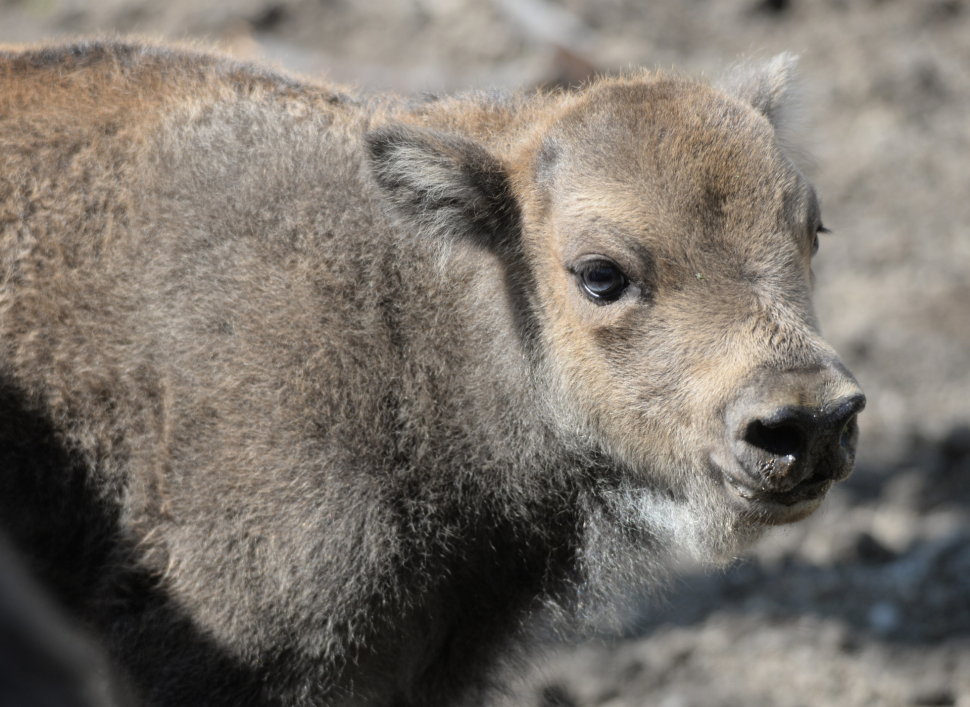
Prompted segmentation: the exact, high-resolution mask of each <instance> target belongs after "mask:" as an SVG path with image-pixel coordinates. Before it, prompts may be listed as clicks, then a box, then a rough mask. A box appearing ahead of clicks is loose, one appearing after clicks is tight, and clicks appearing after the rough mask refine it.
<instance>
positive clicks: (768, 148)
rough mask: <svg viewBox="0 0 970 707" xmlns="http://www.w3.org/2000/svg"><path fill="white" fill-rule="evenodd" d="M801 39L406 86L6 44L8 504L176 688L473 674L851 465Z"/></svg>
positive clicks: (305, 691) (96, 611)
mask: <svg viewBox="0 0 970 707" xmlns="http://www.w3.org/2000/svg"><path fill="white" fill-rule="evenodd" d="M790 64H791V61H790V60H789V59H788V58H786V57H780V58H778V59H776V60H774V61H772V62H770V63H768V64H767V65H765V66H764V67H761V68H760V69H748V70H746V71H742V72H740V73H738V74H735V75H733V76H731V77H729V78H728V79H727V80H726V81H724V82H723V83H722V84H721V86H722V88H717V87H715V86H713V85H709V84H707V83H703V82H698V81H692V80H688V79H685V78H681V77H678V76H672V75H666V74H655V73H636V74H633V75H631V76H628V77H625V78H611V79H601V80H598V81H596V82H594V83H593V84H591V85H589V86H588V87H586V88H584V89H583V90H581V91H578V92H576V93H538V94H530V95H523V94H509V95H496V94H471V95H464V96H460V97H454V98H444V99H436V98H427V99H419V100H404V99H399V98H395V97H388V96H380V97H365V96H359V95H352V94H345V93H340V92H336V91H334V90H332V89H329V88H326V87H321V86H318V85H316V84H311V83H304V82H301V81H297V80H294V79H291V78H286V77H284V76H280V75H277V74H274V73H270V72H267V71H264V70H261V69H258V68H254V67H252V66H248V65H242V64H237V63H234V62H232V61H229V60H227V59H221V58H215V57H211V56H202V55H197V54H193V53H188V52H183V51H176V50H170V49H163V48H160V47H155V46H137V45H129V44H120V43H88V44H80V45H74V46H70V47H61V48H44V49H36V50H30V51H24V52H22V53H6V54H3V55H2V58H0V229H2V230H0V257H2V261H0V262H2V266H0V267H2V269H0V278H2V279H0V471H2V477H0V517H2V520H3V526H4V529H5V531H6V533H7V534H8V535H9V537H10V538H11V539H12V541H14V542H15V543H16V545H17V546H18V547H19V548H20V550H21V551H22V552H23V553H24V554H25V555H26V556H27V557H28V558H29V560H30V562H31V566H32V567H33V568H34V570H35V571H36V572H37V574H38V576H39V577H40V578H41V579H42V580H43V581H44V582H45V584H46V585H47V586H48V587H49V588H50V589H51V591H53V592H54V593H55V595H56V596H57V598H58V599H59V600H60V601H61V602H62V603H63V604H64V605H65V606H66V607H67V608H68V609H69V610H70V611H71V612H72V613H73V614H74V615H75V616H77V617H79V618H80V619H81V620H83V621H84V622H85V624H86V625H87V626H88V627H89V628H90V630H91V631H92V632H93V633H94V634H95V635H97V636H98V640H99V641H100V642H101V643H102V644H103V645H104V646H105V647H106V649H107V650H108V652H109V654H110V655H111V657H112V659H113V661H114V662H115V663H116V664H117V665H118V666H119V668H120V669H121V670H122V671H123V672H124V674H125V676H126V678H127V680H128V681H129V682H130V684H131V687H132V691H133V692H134V693H135V694H136V695H137V696H138V697H139V698H140V699H141V700H142V702H143V704H146V705H174V706H179V707H183V706H185V705H232V706H233V707H238V706H239V705H271V704H272V705H324V704H326V705H359V704H365V703H366V704H372V705H397V706H402V705H422V706H426V705H440V704H450V703H454V702H456V701H461V700H474V699H477V697H476V695H478V694H479V692H478V691H479V690H480V689H482V687H483V685H484V680H483V677H482V676H483V675H485V674H486V668H487V666H488V664H489V662H490V661H491V660H492V659H493V658H494V656H495V655H496V654H497V653H498V652H499V651H503V650H506V649H507V647H508V643H509V639H510V638H511V637H513V635H514V634H517V633H521V631H522V627H523V625H524V623H525V620H526V619H527V618H528V617H530V616H533V615H535V614H536V613H537V612H538V611H539V610H540V609H545V610H550V611H551V610H555V611H556V612H557V613H559V614H566V613H571V614H573V615H580V616H585V617H589V616H592V615H593V614H594V613H595V612H596V611H597V607H600V606H603V605H604V604H607V603H609V602H611V601H612V600H613V599H614V597H615V596H618V595H620V594H622V593H623V592H628V591H629V590H630V589H631V588H637V587H642V586H648V585H650V584H651V583H655V582H656V581H657V579H658V578H659V577H660V576H661V575H662V573H663V568H664V566H665V564H669V560H670V558H671V557H672V556H674V555H683V554H684V553H685V552H686V553H690V554H693V555H694V556H697V557H700V558H704V559H706V560H708V561H711V560H714V561H716V560H717V559H718V558H729V557H732V556H734V555H735V553H737V552H738V551H739V550H741V549H742V548H744V547H745V546H747V545H748V544H749V543H750V542H751V541H752V540H753V539H754V538H755V537H757V536H758V535H759V533H761V532H762V530H763V529H764V528H765V527H766V526H768V525H772V524H777V523H788V522H791V521H795V520H798V519H800V518H803V517H805V516H806V515H808V514H809V513H811V512H812V511H813V510H814V509H815V508H816V507H817V506H818V505H819V503H820V501H821V499H822V497H823V496H824V495H825V493H826V491H827V490H828V489H829V487H830V486H831V485H832V484H833V483H834V482H836V481H838V480H840V479H843V478H845V476H846V475H847V474H848V473H849V471H850V469H851V467H852V463H853V456H854V448H855V444H856V437H857V432H856V421H855V420H856V414H857V413H858V412H859V410H861V409H862V406H863V404H864V398H863V396H862V393H861V391H860V390H859V388H858V386H857V385H856V383H855V382H854V380H853V379H852V377H851V375H850V374H849V373H848V372H847V371H846V369H845V368H844V367H843V365H842V363H841V362H840V361H839V359H838V357H837V356H836V354H835V353H834V352H833V350H832V349H831V348H830V347H829V346H827V345H826V344H825V343H824V342H823V341H822V339H821V337H820V335H819V332H818V326H817V324H816V319H815V314H814V312H813V310H812V304H811V295H812V272H811V257H812V253H813V252H814V251H815V248H816V247H817V244H818V240H817V234H818V233H819V231H821V230H823V229H822V223H821V221H820V217H819V207H818V201H817V200H816V197H815V193H814V191H813V190H812V187H811V186H810V185H809V183H808V182H807V181H806V180H805V178H804V177H803V176H802V175H801V174H800V173H799V172H798V170H797V169H796V168H795V167H793V166H792V163H791V162H790V161H789V160H788V159H787V158H786V157H785V155H784V153H783V152H782V150H781V149H780V148H779V142H778V140H777V138H776V129H777V128H778V125H777V123H778V121H779V116H780V115H781V114H782V112H783V109H784V107H785V103H784V101H785V98H784V96H785V92H786V84H787V82H788V74H789V68H790Z"/></svg>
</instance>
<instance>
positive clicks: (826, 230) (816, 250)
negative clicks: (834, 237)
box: [812, 224, 831, 255]
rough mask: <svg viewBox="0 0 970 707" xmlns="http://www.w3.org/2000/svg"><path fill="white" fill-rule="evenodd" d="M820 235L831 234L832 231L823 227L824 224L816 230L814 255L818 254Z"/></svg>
mask: <svg viewBox="0 0 970 707" xmlns="http://www.w3.org/2000/svg"><path fill="white" fill-rule="evenodd" d="M819 233H831V231H830V230H829V229H827V228H826V227H825V226H823V225H822V224H819V225H818V228H816V229H815V240H814V241H812V255H815V254H816V253H818V234H819Z"/></svg>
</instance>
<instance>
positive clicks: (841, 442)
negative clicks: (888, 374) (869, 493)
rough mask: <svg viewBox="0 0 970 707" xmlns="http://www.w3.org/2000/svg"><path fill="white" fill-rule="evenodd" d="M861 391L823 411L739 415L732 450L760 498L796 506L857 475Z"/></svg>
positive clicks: (784, 408)
mask: <svg viewBox="0 0 970 707" xmlns="http://www.w3.org/2000/svg"><path fill="white" fill-rule="evenodd" d="M865 404H866V398H865V396H864V395H863V394H862V392H861V391H858V392H853V393H852V394H851V395H846V396H844V397H841V398H839V399H837V400H834V401H831V402H829V403H827V404H825V405H824V406H819V407H813V406H805V405H781V406H778V407H776V408H774V409H771V410H768V411H761V413H760V414H758V413H754V414H750V415H743V414H742V415H740V416H739V417H740V418H741V419H739V420H737V423H739V424H736V425H735V426H734V429H735V433H734V434H735V437H734V440H733V443H732V448H733V451H734V454H735V457H736V459H737V461H738V462H739V463H740V466H741V468H742V469H743V470H744V471H745V472H746V475H747V477H748V478H747V479H745V482H746V483H747V484H750V485H751V486H752V489H751V490H752V492H754V493H755V494H766V495H768V496H769V497H770V498H771V500H775V501H779V502H782V503H788V504H792V503H796V502H798V501H800V500H804V499H807V498H811V497H813V496H818V495H821V494H822V493H824V492H825V491H826V490H827V489H828V487H829V486H830V485H831V483H832V482H834V481H841V480H842V479H844V478H845V477H846V476H848V475H849V473H850V472H851V471H852V465H853V462H854V460H855V445H856V441H857V439H858V434H859V433H858V424H857V421H856V419H857V416H858V414H859V412H861V411H862V409H863V408H864V407H865Z"/></svg>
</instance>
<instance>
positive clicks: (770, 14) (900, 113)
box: [0, 0, 970, 707]
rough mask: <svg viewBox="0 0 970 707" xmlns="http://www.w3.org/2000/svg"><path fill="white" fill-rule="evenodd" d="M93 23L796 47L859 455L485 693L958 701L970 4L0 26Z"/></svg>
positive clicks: (512, 50) (549, 70)
mask: <svg viewBox="0 0 970 707" xmlns="http://www.w3.org/2000/svg"><path fill="white" fill-rule="evenodd" d="M108 31H117V32H139V33H142V34H148V35H152V36H164V37H169V38H192V39H199V40H202V41H205V42H208V43H219V44H220V45H221V46H222V47H223V48H225V49H228V50H230V51H232V52H234V53H236V54H239V55H241V56H244V57H251V58H261V59H264V60H269V61H274V62H278V63H279V64H281V65H282V66H283V67H285V68H287V69H289V70H292V71H297V72H303V73H307V74H326V75H328V76H330V77H331V78H332V79H333V80H336V81H339V82H344V83H351V84H356V85H358V86H361V87H363V88H365V89H368V90H370V89H388V88H389V89H394V90H398V91H404V92H414V91H444V90H455V89H463V88H480V87H492V86H503V87H507V86H523V87H531V86H536V85H542V84H549V83H565V84H568V83H570V82H578V81H582V80H583V79H584V78H585V77H587V76H588V75H589V74H590V73H591V72H593V71H604V72H606V71H620V70H623V69H624V68H625V67H628V66H631V65H644V66H648V67H649V66H664V67H670V66H673V67H676V68H677V69H681V70H684V71H687V72H691V73H706V74H710V75H714V74H716V73H718V72H719V71H721V70H722V69H723V68H724V67H725V66H727V65H728V64H730V63H731V62H733V61H736V60H737V59H739V58H742V57H746V56H751V55H763V56H771V55H773V54H775V53H777V52H780V51H791V52H794V53H796V54H799V55H800V56H801V63H800V68H801V75H802V92H803V100H802V103H803V106H802V111H801V112H802V116H803V125H802V126H801V129H800V130H799V134H800V136H801V137H800V139H799V140H798V142H799V143H800V145H801V147H802V148H803V149H804V151H805V153H806V154H810V155H812V158H811V159H810V160H803V162H802V164H803V165H804V168H805V170H806V171H807V172H808V173H809V175H810V176H811V177H812V178H813V180H814V181H815V183H816V185H817V187H818V191H819V193H820V194H821V197H822V203H823V218H824V222H825V225H826V226H827V227H829V228H830V229H832V231H833V234H832V235H830V236H823V239H822V244H821V250H820V252H819V255H818V256H817V259H816V268H815V270H816V275H817V283H816V288H817V304H818V310H819V315H820V318H821V321H822V325H823V328H824V331H825V333H826V335H827V337H828V339H829V340H830V341H831V342H832V343H833V345H834V346H835V347H836V348H837V349H838V350H839V351H840V353H841V354H842V355H843V357H844V359H845V361H846V363H847V364H848V365H849V366H850V368H852V370H853V371H854V372H855V373H856V375H857V377H858V379H859V381H860V383H861V384H862V386H863V388H864V389H865V390H866V393H867V395H868V398H869V406H868V409H867V410H866V412H865V413H864V415H863V416H862V418H861V427H862V442H861V448H860V462H859V466H858V469H857V471H856V473H855V475H854V476H853V477H852V479H850V480H849V481H848V482H846V483H845V484H843V485H842V486H841V487H839V488H838V489H837V490H836V491H835V492H834V493H833V494H832V497H831V499H830V500H829V501H827V502H826V504H825V506H824V507H823V509H822V510H821V511H820V512H819V513H817V514H816V515H815V516H814V517H813V518H811V519H809V520H808V521H807V522H804V523H801V524H799V525H796V526H793V527H791V528H788V529H784V530H780V531H777V532H774V533H772V534H771V535H770V536H769V537H768V538H767V539H766V540H765V541H764V542H762V543H761V544H760V545H759V546H758V548H757V549H756V550H755V552H754V554H753V556H752V557H749V558H747V559H746V560H745V561H739V563H737V564H736V565H735V566H733V567H732V568H730V569H729V570H727V571H725V572H718V573H705V572H701V571H690V570H689V569H688V570H687V571H686V573H685V575H684V578H683V579H681V580H680V581H678V582H677V583H676V584H675V586H674V587H673V589H672V590H671V591H670V592H669V593H668V595H667V597H668V598H667V600H666V602H665V603H655V604H653V605H651V606H649V607H644V608H642V609H641V610H640V611H639V612H638V613H637V614H636V615H635V616H633V617H631V619H630V622H629V624H630V625H629V629H628V631H627V635H626V636H625V637H623V638H621V639H619V640H612V641H605V640H604V641H600V642H597V643H594V644H590V645H587V646H584V647H581V648H576V647H571V646H568V645H558V646H552V647H550V649H549V650H548V651H547V652H546V654H545V657H544V659H543V660H542V661H541V663H542V665H541V666H540V667H538V668H536V669H535V670H534V671H533V672H531V673H529V674H528V675H527V676H526V677H525V678H523V679H521V680H519V681H518V682H517V683H516V684H515V686H514V687H513V688H512V692H511V693H510V694H509V695H507V696H506V697H505V698H501V699H499V701H504V702H508V703H509V704H520V705H537V706H542V707H553V706H557V705H558V706H567V705H599V704H602V705H613V706H616V707H619V706H621V705H631V706H632V705H658V706H662V707H691V706H697V707H727V706H728V705H738V706H741V705H743V706H745V707H757V706H759V705H778V706H780V707H787V706H789V705H790V706H791V707H808V706H814V705H837V706H839V707H855V706H856V705H962V706H963V707H970V427H968V425H970V198H968V194H967V187H968V185H970V119H968V116H970V2H966V1H965V0H721V1H719V2H715V1H714V0H650V1H648V0H640V1H638V0H560V1H559V2H552V0H281V1H279V2H267V0H231V1H227V2H218V3H216V2H212V3H207V2H203V1H202V0H171V1H170V2H154V3H153V2H150V0H89V1H87V2H85V1H84V0H0V42H25V41H36V40H42V39H51V38H55V37H63V36H67V35H71V34H78V33H85V34H90V33H94V32H108Z"/></svg>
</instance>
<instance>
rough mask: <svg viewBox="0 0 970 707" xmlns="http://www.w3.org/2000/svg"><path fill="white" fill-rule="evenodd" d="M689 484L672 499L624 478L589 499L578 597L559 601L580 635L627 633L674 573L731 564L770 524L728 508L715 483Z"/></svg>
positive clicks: (630, 477) (703, 480)
mask: <svg viewBox="0 0 970 707" xmlns="http://www.w3.org/2000/svg"><path fill="white" fill-rule="evenodd" d="M691 486H692V488H689V489H682V490H680V491H679V492H677V493H672V492H669V491H665V490H659V489H656V488H651V487H647V486H644V485H643V484H642V477H641V481H640V482H639V483H638V480H637V478H636V477H635V476H634V475H627V476H625V478H623V479H621V480H618V481H616V482H615V483H613V484H611V485H610V487H609V488H606V489H603V488H600V489H597V490H596V491H587V492H586V493H585V494H584V496H583V498H582V502H583V504H584V505H585V509H586V519H587V521H586V523H585V527H584V533H583V538H582V545H581V548H580V551H579V557H578V560H579V562H578V564H579V567H578V570H579V576H578V578H577V582H576V583H575V585H574V586H573V589H574V593H573V594H571V595H568V596H564V597H557V606H558V608H559V609H560V610H563V611H562V615H563V616H569V617H571V618H572V619H573V620H578V621H579V625H578V626H576V628H577V629H578V630H580V631H583V632H589V631H597V632H599V631H607V632H609V631H617V630H620V629H622V628H623V627H624V625H628V623H629V620H630V618H631V617H633V616H635V615H636V614H637V612H639V611H641V610H642V607H643V606H644V603H645V601H647V600H648V599H649V598H650V597H651V596H652V595H656V594H657V593H659V592H662V591H663V590H664V588H665V587H666V586H667V585H668V583H669V580H670V578H671V577H672V576H673V574H674V572H675V571H677V570H683V569H684V568H685V566H687V567H690V566H693V567H697V566H702V567H717V566H723V565H726V564H727V563H729V562H732V561H733V560H736V559H737V558H738V557H739V556H740V555H741V554H742V553H743V552H744V551H745V550H747V549H748V548H749V547H750V546H751V545H752V544H753V543H754V542H755V541H756V540H758V538H760V537H761V535H762V534H763V533H764V530H765V528H766V524H764V523H762V522H752V521H754V519H753V518H752V517H751V516H750V515H749V514H747V513H745V512H743V511H742V510H740V509H739V508H738V507H737V506H735V505H734V504H731V503H730V502H727V499H726V498H725V495H724V492H723V490H722V489H720V488H718V486H717V484H716V483H713V482H712V480H711V479H710V477H707V476H701V477H700V478H698V477H697V476H695V477H694V481H693V483H692V484H691Z"/></svg>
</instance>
